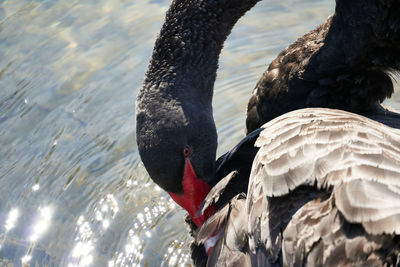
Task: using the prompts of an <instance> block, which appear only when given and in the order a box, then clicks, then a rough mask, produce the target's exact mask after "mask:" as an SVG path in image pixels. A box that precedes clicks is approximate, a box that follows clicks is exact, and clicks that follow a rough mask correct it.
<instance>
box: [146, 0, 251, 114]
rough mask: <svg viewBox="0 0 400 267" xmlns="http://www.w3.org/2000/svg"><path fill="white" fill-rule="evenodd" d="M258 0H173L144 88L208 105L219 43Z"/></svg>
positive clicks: (211, 93) (216, 65) (209, 103)
mask: <svg viewBox="0 0 400 267" xmlns="http://www.w3.org/2000/svg"><path fill="white" fill-rule="evenodd" d="M258 1H259V0H219V1H215V0H175V1H173V2H172V4H171V6H170V8H169V10H168V12H167V15H166V20H165V23H164V25H163V26H162V29H161V32H160V35H159V37H158V39H157V41H156V44H155V47H154V50H153V55H152V59H151V61H150V65H149V68H148V71H147V73H146V78H145V81H144V90H152V91H160V92H164V93H166V94H168V96H170V97H173V98H178V99H180V98H181V97H185V102H187V101H190V98H192V99H193V101H196V102H197V101H199V100H201V101H202V102H203V104H205V105H210V106H211V100H212V95H213V85H214V82H215V78H216V70H217V67H218V58H219V54H220V52H221V49H222V47H223V43H224V41H225V39H226V38H227V36H228V35H229V33H230V31H231V29H232V27H233V25H234V24H235V23H236V22H237V20H238V19H239V18H240V17H241V16H242V15H243V14H244V13H245V12H246V11H247V10H249V9H250V8H251V7H252V6H254V5H255V4H256V3H257V2H258ZM189 90H190V91H189Z"/></svg>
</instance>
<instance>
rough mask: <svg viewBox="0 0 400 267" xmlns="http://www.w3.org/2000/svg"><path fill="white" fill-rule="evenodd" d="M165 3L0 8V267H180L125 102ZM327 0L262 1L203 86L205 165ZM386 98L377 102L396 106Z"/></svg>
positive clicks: (22, 1) (174, 225)
mask: <svg viewBox="0 0 400 267" xmlns="http://www.w3.org/2000/svg"><path fill="white" fill-rule="evenodd" d="M169 4H170V1H166V0H135V1H126V0H84V1H77V0H70V1H60V0H36V1H27V0H0V266H4V265H7V264H8V265H9V266H23V265H26V266H136V265H138V266H176V265H179V266H187V265H188V266H190V265H191V263H190V255H189V253H190V251H189V244H190V241H191V239H190V237H189V233H188V229H187V226H186V225H185V223H184V220H183V217H184V214H185V213H184V211H182V209H180V208H179V207H178V206H176V205H175V204H174V203H173V202H172V201H171V199H170V198H169V196H168V195H167V194H166V193H165V192H163V191H162V190H160V188H159V187H157V186H155V185H154V184H153V183H152V182H151V180H150V179H149V177H148V175H147V173H146V171H145V170H144V168H143V165H142V164H141V163H140V159H139V156H138V153H137V146H136V141H135V134H134V133H135V121H134V117H135V114H134V102H135V97H136V93H137V91H138V89H139V88H140V86H141V83H142V80H143V76H144V73H145V70H146V67H147V64H148V60H149V56H150V54H151V51H152V46H153V43H154V40H155V38H156V35H157V33H158V30H159V28H160V27H161V24H162V21H163V18H164V14H165V11H166V10H167V8H168V5H169ZM333 9H334V1H333V0H319V1H317V0H307V1H306V0H288V1H276V0H264V1H262V2H260V3H259V4H258V5H257V6H256V7H255V8H254V9H253V10H251V11H250V12H249V13H248V14H247V15H246V16H245V17H244V18H242V19H241V20H240V22H239V23H238V24H237V26H236V27H235V29H234V31H233V32H232V34H231V36H230V37H229V39H228V41H227V43H226V45H225V48H224V50H223V52H222V56H221V62H220V69H219V71H218V79H217V82H216V86H215V89H216V91H215V95H214V112H215V120H216V124H217V127H218V134H219V148H218V154H221V153H223V152H224V151H226V150H227V149H229V148H231V147H233V145H234V144H235V143H237V142H238V141H239V140H240V138H241V137H243V136H244V119H245V108H246V104H247V100H248V98H249V96H250V94H251V92H252V89H253V88H254V86H255V84H256V82H257V80H258V78H259V77H260V76H261V74H262V72H263V71H264V70H265V69H266V68H267V65H268V64H269V62H270V61H271V60H272V59H273V58H274V57H275V56H276V55H277V54H278V52H279V51H281V50H282V49H283V48H285V47H286V46H288V45H289V44H290V43H291V42H293V41H294V40H295V39H296V38H297V37H299V36H301V35H302V34H304V33H305V32H307V31H308V30H311V29H313V28H314V27H315V26H317V25H318V24H320V23H322V22H323V21H324V20H325V19H326V18H327V16H328V15H329V14H331V13H332V12H333ZM398 99H399V97H398V95H396V96H395V97H394V99H393V100H391V101H390V102H389V103H390V104H392V105H393V106H394V107H397V108H399V107H400V102H399V100H398Z"/></svg>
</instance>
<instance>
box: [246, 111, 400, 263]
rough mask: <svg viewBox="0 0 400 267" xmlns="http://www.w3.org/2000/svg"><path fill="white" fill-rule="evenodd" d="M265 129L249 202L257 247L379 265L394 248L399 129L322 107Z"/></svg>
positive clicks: (283, 256) (282, 257) (259, 251)
mask: <svg viewBox="0 0 400 267" xmlns="http://www.w3.org/2000/svg"><path fill="white" fill-rule="evenodd" d="M263 128H264V130H263V131H262V132H261V133H260V136H259V138H258V139H257V141H256V144H255V145H256V146H258V147H260V149H259V151H258V153H257V155H256V157H255V159H254V162H253V167H252V172H251V174H250V181H249V189H248V194H247V203H246V208H247V212H248V215H249V218H248V234H249V245H250V250H251V251H252V253H255V255H265V256H264V257H268V259H269V260H270V261H272V262H275V261H280V263H283V264H284V265H286V264H288V265H292V264H296V263H299V264H300V263H302V262H304V261H307V262H308V260H310V262H314V263H317V262H320V263H321V264H328V263H331V264H333V263H341V264H344V263H346V261H347V263H349V262H350V263H357V262H358V261H360V262H365V261H366V260H367V259H370V260H371V263H376V262H375V261H374V260H376V259H379V260H381V258H382V257H379V256H377V254H379V253H378V251H383V250H385V249H386V250H387V248H393V247H396V246H394V245H393V242H395V241H393V240H394V239H393V236H395V235H400V190H399V189H400V131H399V130H396V129H393V128H390V127H387V126H385V125H383V124H381V123H378V122H376V121H372V120H370V119H367V118H365V117H362V116H360V115H356V114H353V113H349V112H345V111H340V110H333V109H323V108H313V109H303V110H297V111H293V112H290V113H287V114H285V115H283V116H280V117H278V118H276V119H274V120H272V121H270V122H269V123H267V124H265V125H264V126H263ZM351 235H353V237H352V238H350V237H349V236H351ZM397 243H399V241H398V240H397ZM357 249H361V250H360V251H358V254H357V253H356V254H354V253H355V252H356V250H357ZM353 250H354V251H353ZM386 250H385V251H386ZM343 252H346V253H347V254H344V255H348V256H346V257H339V256H338V255H340V253H343ZM350 252H352V253H350ZM353 252H354V253H353ZM354 255H356V256H354ZM371 255H372V256H371ZM385 255H386V254H385ZM353 256H354V257H353ZM386 256H387V255H386ZM369 257H372V258H369ZM374 257H375V258H376V259H375V258H374ZM255 258H257V257H255ZM261 258H262V257H261ZM341 259H343V260H344V262H339V260H341Z"/></svg>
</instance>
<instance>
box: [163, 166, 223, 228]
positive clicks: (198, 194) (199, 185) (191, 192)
mask: <svg viewBox="0 0 400 267" xmlns="http://www.w3.org/2000/svg"><path fill="white" fill-rule="evenodd" d="M182 187H183V195H178V194H174V193H169V195H170V196H171V197H172V199H173V200H174V201H175V202H176V203H178V204H179V205H180V206H181V207H182V208H184V209H185V210H187V212H188V213H189V215H190V217H191V218H192V221H193V222H194V223H195V224H196V226H197V227H199V226H200V225H202V224H203V223H204V222H205V221H206V220H207V219H208V218H209V217H210V216H211V215H213V214H214V213H215V212H216V210H217V209H216V208H215V206H214V205H210V206H209V207H208V208H207V209H206V210H205V211H204V213H203V214H202V215H199V214H197V215H196V213H197V211H198V209H199V207H200V204H201V202H203V200H204V198H205V197H206V196H207V194H208V192H210V190H211V187H210V186H209V185H208V184H207V183H206V182H204V181H203V180H201V179H199V178H198V177H197V175H196V173H195V172H194V169H193V166H192V163H190V160H189V158H186V159H185V168H184V172H183V180H182Z"/></svg>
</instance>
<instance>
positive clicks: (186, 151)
mask: <svg viewBox="0 0 400 267" xmlns="http://www.w3.org/2000/svg"><path fill="white" fill-rule="evenodd" d="M190 153H192V151H191V150H190V147H189V146H185V148H184V149H183V156H184V157H185V158H187V157H189V156H190Z"/></svg>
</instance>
